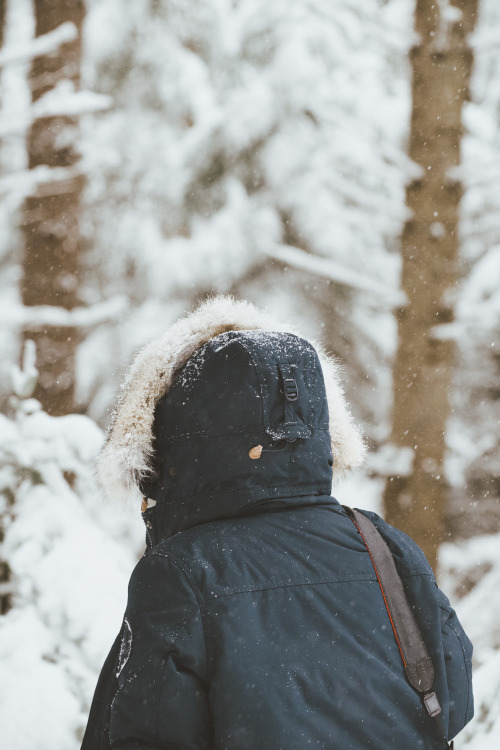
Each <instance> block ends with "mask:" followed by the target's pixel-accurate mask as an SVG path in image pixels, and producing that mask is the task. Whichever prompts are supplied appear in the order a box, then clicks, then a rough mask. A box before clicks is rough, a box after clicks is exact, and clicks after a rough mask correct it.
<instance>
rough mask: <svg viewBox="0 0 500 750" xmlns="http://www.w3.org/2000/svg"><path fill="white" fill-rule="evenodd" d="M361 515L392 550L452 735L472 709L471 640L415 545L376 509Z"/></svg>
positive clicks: (466, 718) (448, 731)
mask: <svg viewBox="0 0 500 750" xmlns="http://www.w3.org/2000/svg"><path fill="white" fill-rule="evenodd" d="M366 515H368V516H369V518H370V519H371V520H372V521H373V523H374V524H375V525H376V526H377V528H378V530H379V531H380V533H381V534H382V535H383V537H384V539H385V541H386V542H387V544H388V546H389V548H390V550H391V552H392V554H393V557H394V560H395V562H396V567H397V569H398V572H399V574H400V576H401V580H402V582H403V585H404V588H405V592H406V596H407V599H408V602H409V604H410V606H411V607H412V609H413V612H414V615H415V618H416V620H417V623H418V626H419V628H420V631H421V633H422V637H423V640H424V643H425V645H426V647H427V650H428V652H429V655H430V656H431V658H432V662H433V665H434V685H433V689H434V691H435V692H436V694H437V696H438V698H439V701H440V704H441V708H442V716H441V719H442V724H443V727H444V729H445V731H446V732H447V737H448V740H451V739H453V737H455V736H456V735H457V734H458V733H459V732H460V731H461V730H462V729H463V728H464V726H465V725H466V724H467V723H468V722H469V721H470V720H471V719H472V716H473V714H474V700H473V694H472V644H471V642H470V640H469V638H468V637H467V635H466V633H465V631H464V629H463V627H462V625H461V624H460V621H459V619H458V617H457V614H456V612H455V611H454V609H453V608H452V607H451V605H450V602H449V601H448V599H447V597H446V595H445V594H444V593H443V592H442V591H441V589H439V588H438V585H437V583H436V579H435V577H434V573H433V572H432V569H431V567H430V565H429V563H428V561H427V559H426V557H425V555H424V553H423V552H422V550H421V549H420V547H419V546H418V545H417V544H416V543H415V542H414V541H413V539H411V538H410V537H409V536H407V535H406V534H404V533H403V532H402V531H400V530H399V529H395V528H394V527H392V526H390V525H389V524H387V523H386V522H385V521H383V520H382V519H381V518H380V517H379V516H377V515H376V514H375V513H367V514H366Z"/></svg>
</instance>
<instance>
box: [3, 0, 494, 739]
mask: <svg viewBox="0 0 500 750" xmlns="http://www.w3.org/2000/svg"><path fill="white" fill-rule="evenodd" d="M0 43H1V50H0V105H1V112H0V320H1V336H0V409H1V412H2V414H0V462H1V466H0V544H1V556H2V560H1V563H0V613H1V614H0V665H1V667H2V675H3V676H2V679H1V680H0V725H1V727H2V735H3V737H4V738H7V739H8V742H6V746H8V747H9V748H10V750H17V749H18V748H19V750H31V748H34V747H36V748H37V750H45V749H47V750H49V749H50V750H72V749H73V748H75V750H76V748H78V746H79V741H80V740H81V737H82V735H83V731H84V728H85V723H86V718H87V714H88V709H89V705H90V699H91V696H92V692H93V689H94V686H95V682H96V679H97V674H98V671H99V669H100V667H101V664H102V662H103V660H104V658H105V656H106V653H107V651H108V649H109V647H110V646H111V643H112V640H113V639H114V637H115V635H116V633H117V632H118V630H119V627H120V623H121V618H122V613H123V610H124V607H125V601H126V586H127V581H128V577H129V575H130V572H131V570H132V568H133V566H134V564H135V562H136V560H137V559H138V557H139V556H140V555H141V554H142V549H143V527H142V521H141V519H140V514H139V509H135V511H134V510H133V511H131V512H129V513H127V512H125V511H123V510H121V509H119V508H116V507H111V506H107V505H105V504H104V503H103V501H102V500H101V498H100V496H99V494H98V490H97V488H96V484H95V480H94V475H93V472H94V468H93V467H94V460H95V455H96V453H97V451H98V450H99V447H100V446H101V444H102V440H103V430H104V429H105V427H106V425H107V423H108V419H109V410H110V408H111V406H112V403H113V400H114V398H115V395H116V392H117V389H118V387H119V383H120V381H121V379H122V378H123V375H124V372H125V370H126V366H127V364H128V363H129V362H130V359H131V357H132V356H133V355H134V353H135V352H136V351H137V350H138V349H139V348H140V347H141V346H142V345H143V344H144V343H146V342H147V341H149V340H150V339H151V338H153V337H154V336H156V335H158V334H160V333H161V332H163V331H164V330H165V329H166V328H167V327H168V326H169V325H170V324H171V323H172V322H174V321H175V320H176V319H177V318H178V317H179V316H180V315H182V314H184V313H185V312H186V311H188V310H190V309H192V308H193V306H194V305H195V304H196V303H198V302H199V301H201V300H202V299H204V298H205V297H207V296H208V295H212V294H214V293H225V294H232V295H235V296H236V297H239V298H246V299H249V300H251V301H252V302H255V303H256V304H257V305H259V306H263V307H266V308H267V309H268V310H269V311H270V312H272V313H274V314H275V315H276V316H277V317H279V318H280V319H281V320H284V321H290V325H293V326H294V327H298V328H299V329H301V330H302V332H303V334H304V335H305V336H310V337H313V338H315V339H316V340H321V341H322V342H323V344H324V345H325V347H326V348H327V349H328V350H329V351H330V352H332V353H334V354H335V355H336V356H337V357H338V358H339V360H340V362H341V365H342V370H343V377H344V386H345V390H346V393H347V395H348V397H349V400H350V402H351V404H352V409H353V412H354V414H355V416H356V418H357V420H358V421H360V422H361V424H362V425H363V428H364V432H365V435H366V437H367V441H368V443H369V446H370V455H369V458H368V460H367V462H366V465H365V467H364V470H363V471H361V472H358V473H357V474H356V475H355V476H353V477H352V478H350V479H349V480H347V481H346V482H345V483H344V485H341V486H340V487H338V488H335V491H334V492H335V494H336V496H337V497H338V498H339V499H340V500H341V502H345V503H347V504H349V505H353V506H359V507H361V508H370V509H374V510H377V511H378V512H379V513H381V514H382V515H383V516H384V517H385V518H386V519H387V520H388V521H390V522H391V523H393V524H395V525H396V526H398V527H400V528H402V529H404V530H405V531H406V532H407V533H409V534H411V535H412V536H413V537H414V538H415V539H416V540H417V541H418V543H419V544H420V545H421V546H422V547H423V549H424V551H425V552H426V554H427V556H428V558H429V561H430V562H431V564H432V565H433V567H434V568H435V569H436V571H438V572H439V575H440V581H441V584H442V586H443V587H444V588H445V590H446V591H447V593H449V595H450V597H451V599H452V603H453V605H454V606H455V607H456V608H457V610H458V612H459V615H460V617H461V619H462V620H463V622H464V625H465V628H466V630H467V631H468V633H469V634H470V636H471V638H472V640H473V642H474V645H475V649H476V656H475V666H476V675H475V684H476V687H475V690H476V719H475V720H474V722H473V723H472V724H471V725H470V726H469V727H468V728H467V729H466V730H465V731H464V733H463V736H462V738H461V741H458V742H457V748H460V747H463V748H468V750H493V747H494V746H495V747H496V744H495V745H494V743H496V742H498V739H497V738H498V732H499V730H500V719H499V717H500V624H499V623H500V601H499V593H498V592H499V591H500V502H499V498H500V471H499V469H500V458H499V456H498V446H499V442H500V430H499V419H500V379H499V376H500V351H499V349H500V330H499V321H500V210H499V209H500V190H499V185H500V54H499V53H500V5H499V4H498V2H497V1H496V0H432V1H431V0H337V2H335V3H331V2H330V1H329V0H274V2H272V3H270V2H268V0H86V1H85V2H84V1H83V0H0ZM478 613H479V617H478Z"/></svg>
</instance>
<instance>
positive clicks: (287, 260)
mask: <svg viewBox="0 0 500 750" xmlns="http://www.w3.org/2000/svg"><path fill="white" fill-rule="evenodd" d="M265 252H266V255H268V256H269V257H270V258H273V259H274V260H277V261H279V262H280V263H283V264H284V265H289V266H293V267H294V268H299V269H300V270H302V271H307V272H308V273H311V274H314V275H315V276H321V277H323V278H325V279H331V280H332V281H335V282H336V283H337V284H344V285H345V286H349V287H351V288H352V289H357V290H359V291H362V292H370V293H372V294H375V295H377V296H378V297H380V298H381V299H382V300H383V301H384V302H385V303H386V304H387V305H389V306H391V307H402V306H404V305H405V304H406V302H407V298H406V295H405V293H404V292H403V291H402V290H401V289H394V288H393V287H389V286H385V285H384V284H381V283H379V282H378V281H374V280H373V279H371V278H369V277H368V276H364V275H363V274H361V273H358V272H357V271H355V270H354V269H352V268H347V267H346V266H344V265H342V264H341V263H337V262H336V261H333V260H330V259H329V258H322V257H319V256H318V255H310V254H309V253H305V252H304V251H303V250H299V249H298V248H296V247H292V246H290V245H277V246H275V247H273V248H270V249H267V250H266V251H265Z"/></svg>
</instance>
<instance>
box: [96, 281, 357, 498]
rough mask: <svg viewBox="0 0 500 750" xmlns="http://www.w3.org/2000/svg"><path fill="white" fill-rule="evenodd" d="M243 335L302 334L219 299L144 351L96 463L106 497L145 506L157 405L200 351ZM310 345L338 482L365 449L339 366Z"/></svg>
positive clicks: (231, 300) (237, 303)
mask: <svg viewBox="0 0 500 750" xmlns="http://www.w3.org/2000/svg"><path fill="white" fill-rule="evenodd" d="M241 330H267V331H283V332H289V333H295V334H297V333H298V332H297V331H296V330H292V329H291V328H290V326H288V325H287V326H285V325H283V324H282V323H279V322H278V321H276V320H274V319H273V318H271V317H270V316H269V315H268V314H267V313H265V312H263V311H262V310H258V309H257V308H256V307H254V306H253V305H252V304H251V303H249V302H244V301H239V300H236V299H234V298H233V297H226V296H219V297H214V298H211V299H208V300H207V301H206V302H204V303H203V304H201V305H200V306H199V307H198V308H197V309H196V310H194V312H192V313H191V314H189V315H186V316H185V317H183V318H181V319H180V320H178V321H177V322H176V323H175V324H174V325H173V326H172V327H171V328H169V329H168V330H167V331H166V332H165V333H164V334H163V335H162V336H160V337H159V338H157V339H155V340H153V341H152V342H151V343H149V344H148V345H147V346H145V347H144V348H143V349H141V351H139V353H138V354H137V356H136V357H135V359H134V361H133V362H132V365H131V366H130V369H129V372H128V375H127V377H126V379H125V381H124V383H123V385H122V387H121V391H120V394H119V397H118V401H117V405H116V408H115V411H114V412H113V415H112V420H111V425H110V428H109V431H108V436H107V440H106V443H105V444H104V447H103V449H102V451H101V453H100V455H99V457H98V461H97V473H98V478H99V481H100V484H101V487H102V488H103V490H104V493H105V495H106V496H107V497H109V498H110V499H114V498H117V499H120V500H121V499H123V500H129V501H133V502H139V501H140V500H141V498H142V495H141V493H140V490H139V487H138V484H137V483H138V482H139V481H140V479H141V478H143V477H145V476H147V475H148V473H149V472H150V459H151V456H152V453H153V448H152V442H153V435H152V428H153V418H154V410H155V407H156V404H157V403H158V402H159V400H160V399H161V398H162V396H164V395H165V393H167V392H168V390H169V389H170V386H171V385H172V383H173V380H174V377H175V375H176V373H177V372H178V370H179V369H180V368H181V367H182V366H183V365H184V363H185V362H187V360H188V359H189V358H190V357H191V355H192V354H194V352H195V351H196V350H197V349H199V348H200V347H201V346H203V344H205V343H206V342H207V341H209V340H210V339H212V338H214V337H215V336H218V335H219V334H221V333H226V332H228V331H241ZM298 335H300V334H298ZM311 343H312V344H313V346H314V347H315V349H316V351H317V352H318V355H319V358H320V361H321V366H322V368H323V375H324V378H325V386H326V392H327V398H328V407H329V410H330V434H331V439H332V450H333V457H334V469H333V470H334V480H335V479H338V478H340V477H342V476H344V474H345V473H346V472H347V471H348V470H349V469H353V468H356V467H357V466H359V465H360V464H361V463H362V461H363V458H364V453H365V446H364V443H363V438H362V436H361V432H360V431H359V429H358V427H356V426H355V425H354V423H353V421H352V417H351V413H350V411H349V406H348V404H347V402H346V400H345V398H344V394H343V391H342V386H341V384H340V379H339V374H338V367H337V365H336V363H335V362H334V361H333V359H332V358H331V357H328V356H327V355H326V354H325V353H324V352H323V350H322V347H320V346H317V345H316V344H315V343H314V342H311Z"/></svg>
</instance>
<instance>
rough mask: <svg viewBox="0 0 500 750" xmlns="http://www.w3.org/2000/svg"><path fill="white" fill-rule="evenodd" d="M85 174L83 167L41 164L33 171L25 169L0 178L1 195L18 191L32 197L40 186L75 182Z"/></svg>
mask: <svg viewBox="0 0 500 750" xmlns="http://www.w3.org/2000/svg"><path fill="white" fill-rule="evenodd" d="M83 174H84V172H83V170H82V167H81V165H80V166H73V167H48V166H46V165H45V164H40V165H39V166H38V167H34V168H33V169H24V170H22V171H20V172H13V173H12V174H8V175H5V177H2V178H0V195H1V194H2V193H8V192H11V191H13V190H18V191H20V192H21V193H22V194H24V195H30V194H31V193H32V192H33V191H34V190H35V188H37V187H38V186H46V185H50V184H51V183H57V182H64V181H66V180H74V179H76V178H77V177H81V176H82V175H83Z"/></svg>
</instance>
